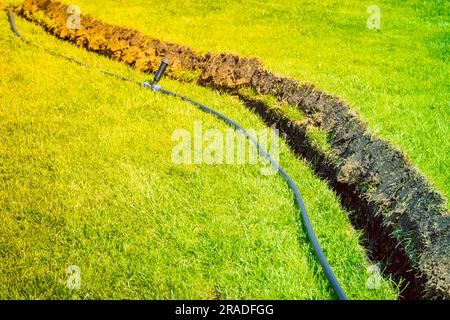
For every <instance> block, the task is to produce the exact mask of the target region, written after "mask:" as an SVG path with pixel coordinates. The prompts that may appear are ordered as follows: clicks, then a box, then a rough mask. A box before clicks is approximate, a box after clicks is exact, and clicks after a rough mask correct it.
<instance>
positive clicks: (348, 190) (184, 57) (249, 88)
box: [15, 0, 450, 299]
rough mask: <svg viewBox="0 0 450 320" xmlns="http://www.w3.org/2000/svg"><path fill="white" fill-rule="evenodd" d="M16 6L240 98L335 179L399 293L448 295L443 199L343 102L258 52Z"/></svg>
mask: <svg viewBox="0 0 450 320" xmlns="http://www.w3.org/2000/svg"><path fill="white" fill-rule="evenodd" d="M15 12H16V13H17V14H19V15H20V16H22V17H23V18H25V19H27V20H29V21H32V22H34V23H36V24H38V25H40V26H42V27H43V28H44V29H45V30H46V31H48V32H49V33H51V34H53V35H55V36H56V37H58V38H60V39H64V40H67V41H70V42H72V43H74V44H75V45H76V46H78V47H83V48H85V49H87V50H89V51H93V52H97V53H99V54H102V55H105V56H107V57H109V58H111V59H113V60H115V61H122V62H124V63H126V64H128V65H130V66H132V67H134V68H136V69H137V70H140V71H142V72H145V73H149V74H151V73H153V72H155V70H156V69H157V67H158V65H159V63H160V61H161V59H162V58H163V57H167V58H169V60H170V61H171V65H170V67H169V69H168V74H169V76H170V77H171V78H173V79H177V80H181V81H191V82H195V83H197V84H198V85H201V86H206V87H210V88H212V89H214V90H220V91H223V92H226V93H229V94H232V95H236V96H238V97H239V98H240V99H241V100H242V101H243V102H244V104H245V105H246V106H247V107H248V108H250V109H252V110H253V111H254V112H256V113H257V114H259V115H260V116H261V118H262V119H263V120H264V121H265V122H266V123H267V124H268V125H275V126H276V127H277V128H278V129H279V130H280V132H281V133H282V135H283V136H284V137H285V138H286V140H287V141H288V143H289V145H290V146H291V148H292V149H293V150H294V151H295V152H296V153H297V154H299V155H301V156H302V157H303V158H305V159H307V160H308V161H309V163H310V164H311V167H312V168H313V169H314V170H315V172H316V173H317V174H318V175H319V176H320V177H322V178H323V179H325V180H326V181H328V183H329V185H330V187H331V188H333V189H334V190H335V192H336V193H337V194H338V195H339V196H340V199H341V202H342V204H343V205H344V206H345V207H346V208H347V210H348V212H349V214H350V219H351V221H352V223H353V224H354V226H355V227H356V228H358V229H360V230H363V231H364V240H363V241H364V243H363V244H364V245H365V246H366V248H367V252H368V255H369V258H371V259H372V260H376V261H378V262H379V263H380V264H381V266H382V269H383V270H384V273H385V274H386V275H387V276H390V277H392V278H393V279H394V280H395V281H397V282H398V283H400V284H401V285H402V287H403V292H402V298H406V299H417V298H420V299H450V256H449V252H450V214H449V212H448V210H447V209H446V204H445V200H444V198H443V197H442V195H440V194H439V193H438V192H437V191H435V190H433V188H432V187H431V186H430V183H429V182H428V181H427V180H426V179H425V178H424V177H423V176H422V175H421V174H420V173H419V172H418V171H417V170H416V169H415V168H414V167H413V166H412V165H411V164H410V162H409V160H408V159H407V157H406V155H405V154H404V153H402V152H401V151H400V150H398V149H397V148H395V147H394V146H392V145H391V144H389V143H388V142H387V141H384V140H382V139H379V138H378V137H376V136H373V135H372V134H370V133H369V132H368V128H367V126H366V125H365V124H364V123H363V122H362V121H361V120H359V118H358V115H357V114H356V113H355V112H353V111H352V110H351V109H350V107H349V106H348V105H347V104H346V103H345V102H344V101H342V100H340V99H339V98H337V97H334V96H331V95H329V94H327V93H325V92H323V91H321V90H319V89H316V88H315V87H314V86H313V85H311V84H307V83H301V82H299V81H297V80H295V79H290V78H286V77H282V76H279V75H276V74H274V73H272V72H270V71H268V70H266V69H265V68H264V67H263V65H262V63H261V62H260V61H259V60H258V59H256V58H246V57H240V56H239V55H236V54H226V53H219V54H212V53H207V54H200V53H198V52H196V51H195V50H193V49H191V48H189V47H187V46H183V45H178V44H174V43H168V42H163V41H160V40H158V39H155V38H152V37H150V36H147V35H145V34H143V33H141V32H139V31H136V30H133V29H130V28H126V27H121V26H113V25H110V24H106V23H103V22H101V21H99V20H97V19H94V18H93V17H91V16H89V15H82V16H81V17H80V26H81V27H80V29H78V30H70V29H68V27H67V23H66V21H67V17H68V14H67V6H66V5H65V4H61V3H59V2H55V1H51V0H25V1H24V3H23V5H22V6H20V7H16V8H15ZM265 97H272V98H273V99H274V100H275V102H276V104H277V105H278V106H284V105H288V106H290V107H292V108H295V109H296V110H297V111H298V112H299V113H301V114H302V115H303V116H304V119H302V120H298V119H293V118H291V117H289V116H288V115H287V114H286V113H283V112H282V108H276V107H275V108H274V107H273V106H272V105H271V104H270V103H269V102H268V101H267V100H268V99H265ZM314 128H315V129H317V130H320V132H323V133H325V134H326V136H327V139H328V141H327V144H328V146H329V149H327V150H325V149H324V148H322V147H320V146H318V145H317V143H315V140H314V139H313V137H312V136H311V134H310V131H311V129H314ZM402 280H404V281H402Z"/></svg>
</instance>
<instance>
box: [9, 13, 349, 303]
mask: <svg viewBox="0 0 450 320" xmlns="http://www.w3.org/2000/svg"><path fill="white" fill-rule="evenodd" d="M8 14H9V21H10V23H11V29H12V30H13V31H14V33H15V34H16V35H17V36H18V37H19V38H21V39H22V40H24V41H25V42H26V43H28V44H30V45H32V46H34V47H38V46H37V45H35V44H33V43H31V42H30V41H28V40H26V39H25V38H23V37H22V35H21V34H20V32H19V31H18V30H17V28H16V25H15V22H14V15H13V12H12V10H11V9H9V10H8ZM44 50H45V51H47V52H48V53H50V54H52V55H54V56H58V57H61V58H64V59H66V60H69V61H71V62H74V63H76V64H78V65H80V66H83V67H88V68H92V67H90V66H88V65H86V64H85V63H83V62H81V61H78V60H76V59H74V58H72V57H68V56H64V55H62V54H59V53H57V52H54V51H52V50H49V49H44ZM167 64H168V62H167V60H165V59H164V60H163V62H162V64H161V66H160V69H159V70H158V72H157V73H156V75H155V80H154V81H153V82H152V83H150V82H144V83H141V82H139V81H135V80H132V79H128V78H126V77H123V76H121V75H118V74H115V73H112V72H109V71H105V70H101V69H97V68H94V69H96V70H98V71H100V72H102V73H104V74H106V75H110V76H113V77H115V78H118V79H120V80H124V81H129V82H133V83H136V84H138V85H140V86H142V87H144V88H151V89H152V90H153V91H154V92H161V93H163V94H166V95H169V96H173V97H177V98H179V99H181V100H184V101H187V102H190V103H192V104H194V105H195V106H197V107H199V108H200V109H201V110H203V111H205V112H208V113H211V114H213V115H215V116H217V117H218V118H220V119H221V120H223V121H225V122H226V123H228V124H229V125H231V126H232V127H234V128H235V129H237V130H238V131H241V132H242V133H243V134H244V135H245V136H246V137H247V138H248V139H249V140H250V141H251V142H252V143H253V144H254V145H255V146H256V147H257V149H258V151H259V152H260V153H261V154H262V155H263V156H264V157H265V158H266V159H267V160H269V161H270V163H271V164H272V165H273V166H274V167H275V168H276V169H277V171H278V172H279V173H280V174H281V176H282V177H283V178H284V179H285V180H286V182H287V184H288V185H289V187H290V188H291V190H292V191H293V192H294V195H295V201H296V203H297V206H298V207H299V208H300V211H301V216H302V220H303V224H304V226H305V229H306V232H307V235H308V238H309V240H310V242H311V244H312V246H313V248H314V251H315V253H316V255H317V258H318V259H319V261H320V264H321V265H322V267H323V270H324V271H325V274H326V275H327V277H328V279H329V281H330V283H331V285H332V287H333V289H334V291H335V292H336V294H337V296H338V297H339V299H341V300H347V296H346V295H345V293H344V291H343V290H342V288H341V286H340V285H339V282H338V280H337V279H336V276H335V275H334V273H333V270H332V269H331V267H330V265H329V263H328V261H327V258H326V257H325V255H324V253H323V251H322V248H321V247H320V244H319V242H318V240H317V237H316V234H315V233H314V229H313V227H312V225H311V221H310V220H309V216H308V213H307V211H306V207H305V204H304V202H303V199H302V196H301V195H300V192H299V190H298V188H297V186H296V185H295V183H294V181H293V180H292V179H291V177H290V176H289V175H288V174H287V173H286V172H285V171H284V170H283V169H282V168H281V167H280V165H279V164H278V163H277V162H276V161H275V160H274V159H273V158H272V157H271V156H270V155H269V153H268V152H267V151H266V150H264V148H262V147H261V145H260V144H259V143H258V142H257V141H256V139H255V138H254V137H253V136H252V135H250V134H249V133H248V132H247V131H246V130H245V129H244V128H242V127H241V126H240V125H239V124H238V123H236V122H235V121H233V120H231V119H230V118H228V117H226V116H225V115H223V114H221V113H219V112H217V111H215V110H213V109H211V108H209V107H207V106H205V105H203V104H201V103H199V102H197V101H194V100H192V99H190V98H188V97H185V96H183V95H180V94H178V93H175V92H172V91H169V90H166V89H163V88H162V87H161V86H159V85H157V82H158V81H159V79H160V78H161V76H162V74H163V73H164V69H165V67H166V66H167Z"/></svg>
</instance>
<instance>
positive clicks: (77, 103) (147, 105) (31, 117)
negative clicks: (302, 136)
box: [0, 5, 398, 299]
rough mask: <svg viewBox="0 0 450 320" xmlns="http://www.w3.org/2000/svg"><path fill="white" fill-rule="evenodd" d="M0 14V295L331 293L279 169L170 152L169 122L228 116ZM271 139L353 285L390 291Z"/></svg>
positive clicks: (321, 185) (332, 206)
mask: <svg viewBox="0 0 450 320" xmlns="http://www.w3.org/2000/svg"><path fill="white" fill-rule="evenodd" d="M105 7H107V6H106V5H105ZM91 9H92V10H94V8H93V7H91ZM135 9H136V7H135ZM173 9H174V10H178V9H177V8H173ZM122 14H123V13H122ZM143 16H144V15H142V17H143ZM114 19H117V20H116V21H114ZM120 19H124V16H122V17H120V15H119V14H117V16H116V17H115V18H113V17H108V19H107V20H109V21H112V22H120V21H119V20H120ZM136 21H137V20H136V19H133V17H129V22H130V24H132V23H136ZM141 21H142V20H141ZM182 21H183V20H182V19H180V23H181V22H182ZM199 21H200V20H199ZM167 23H169V21H167ZM17 26H18V28H19V30H21V32H22V33H23V34H24V35H25V36H26V37H28V38H29V39H31V40H32V41H33V42H36V43H39V44H41V45H42V46H46V47H51V48H53V49H55V50H57V51H58V52H61V53H65V54H69V55H71V56H75V57H77V58H78V59H80V60H83V61H85V62H87V63H89V64H91V65H95V66H97V67H101V68H104V69H107V70H111V71H114V72H118V73H121V74H124V75H128V76H130V77H133V78H135V79H138V80H141V81H142V80H144V79H145V75H143V74H140V73H138V72H136V71H134V70H132V69H130V68H127V67H125V66H124V65H122V64H120V63H115V62H112V61H109V60H107V59H106V58H103V57H100V56H97V55H95V54H92V53H88V52H86V51H84V50H81V49H77V48H75V47H74V46H72V45H70V44H68V43H64V42H62V41H58V40H56V39H55V38H54V37H52V36H49V35H47V34H45V33H44V32H43V31H42V29H41V28H39V27H37V26H34V25H32V24H31V23H29V22H26V21H24V20H22V19H19V18H17ZM177 29H178V28H177ZM0 30H1V34H2V36H1V37H0V101H1V104H0V217H1V219H0V261H1V263H0V298H1V299H6V298H19V299H26V298H29V299H47V298H50V299H55V298H74V299H77V298H80V299H94V298H116V299H122V298H137V299H141V298H145V299H153V298H159V299H162V298H169V299H172V298H206V299H213V298H221V299H229V298H238V299H240V298H257V299H260V298H274V299H284V298H288V299H294V298H295V299H330V298H335V295H334V293H333V291H332V289H331V288H330V286H329V283H328V281H327V279H326V277H325V275H324V273H323V271H322V270H321V267H320V265H319V263H318V261H317V260H316V259H315V256H314V254H313V252H312V249H311V247H310V245H309V242H308V241H307V239H306V236H305V233H304V232H303V231H302V229H301V223H300V221H299V218H298V211H297V209H296V208H295V206H294V203H293V196H292V194H291V192H290V190H289V189H288V187H287V185H286V184H285V183H284V181H283V180H282V179H281V178H280V177H279V176H277V175H275V176H263V175H261V174H260V171H259V169H260V167H259V166H258V165H205V164H204V165H176V164H174V163H173V162H172V161H171V151H172V148H173V147H174V145H175V144H176V142H174V141H172V139H171V135H172V133H173V131H174V130H176V129H180V128H184V129H187V130H188V131H192V130H193V126H194V122H195V121H203V126H204V127H206V128H208V127H210V128H217V129H219V130H220V131H222V132H223V131H225V130H226V129H227V128H228V127H227V126H226V125H225V124H223V123H222V122H220V121H219V120H217V119H216V118H214V117H213V116H211V115H208V114H205V113H203V112H201V111H199V110H197V109H196V108H195V107H194V106H192V105H190V104H187V103H184V102H181V101H179V100H177V99H175V98H170V97H167V96H163V95H159V94H155V93H152V92H151V91H149V90H143V89H141V88H139V87H137V86H134V85H132V84H127V83H124V82H122V81H119V80H116V79H114V78H110V77H107V76H104V75H102V74H100V73H98V72H96V71H94V70H91V69H84V68H81V67H79V66H77V65H75V64H73V63H70V62H67V61H65V60H62V59H59V58H56V57H53V56H50V55H48V54H46V53H44V52H41V51H39V50H36V49H34V48H32V47H30V46H28V45H26V44H25V43H23V42H21V41H20V40H19V39H18V38H17V37H15V36H14V34H13V33H12V32H11V31H10V30H9V24H8V22H7V19H6V15H2V17H1V18H0ZM161 30H162V29H161ZM180 32H181V30H180ZM155 33H157V32H156V30H155ZM224 34H225V33H224ZM181 35H182V33H180V36H181ZM209 40H211V39H209ZM204 41H206V39H205V40H204ZM204 45H206V44H204ZM216 49H217V48H216ZM237 49H239V48H237ZM163 85H164V86H166V87H168V88H172V89H173V90H175V91H178V92H180V93H184V94H186V95H189V96H191V97H192V98H194V99H197V100H200V101H204V102H206V103H208V105H210V106H211V107H213V108H215V109H217V110H218V111H221V112H223V113H225V114H226V115H229V116H230V117H231V118H233V119H236V120H238V121H239V122H240V123H241V124H242V125H243V126H244V127H246V128H254V129H258V128H264V127H265V126H264V124H263V123H262V121H260V120H259V118H258V117H257V116H256V115H255V114H253V113H251V112H250V111H248V110H247V109H246V108H245V107H244V106H243V105H242V104H241V103H240V102H239V101H238V100H236V99H233V98H232V97H230V96H227V95H220V94H218V93H217V92H213V91H211V90H208V89H206V88H201V87H197V86H194V85H190V84H180V83H177V82H175V81H169V80H164V81H163ZM280 150H281V151H280V162H281V165H282V166H284V167H285V169H286V171H287V172H288V173H289V174H290V175H292V177H293V178H294V180H295V181H296V183H297V184H298V186H299V189H300V191H301V192H302V194H303V196H304V199H305V202H306V205H307V207H308V209H309V212H310V216H311V220H312V223H313V226H314V228H315V230H316V232H317V235H318V238H319V241H320V242H321V244H322V246H323V249H324V252H325V254H326V256H327V257H328V259H329V261H330V264H331V266H332V267H333V269H334V271H335V272H336V275H337V277H338V279H339V280H340V282H341V283H342V285H343V288H344V290H345V291H346V293H347V294H348V296H349V297H350V298H359V299H373V298H378V299H394V298H396V296H397V294H398V292H397V289H396V287H395V286H394V285H393V284H392V283H391V282H389V281H387V280H383V282H382V284H381V287H380V288H379V289H378V290H369V289H368V288H367V286H366V281H367V279H368V277H369V276H370V274H369V273H368V272H367V267H368V266H369V262H368V261H367V260H366V258H365V254H364V251H363V249H362V248H361V246H360V245H359V234H358V233H357V232H355V231H354V230H353V228H352V227H351V224H350V223H349V221H348V218H347V214H346V212H345V211H344V210H343V209H342V208H341V206H340V204H339V201H338V199H337V197H336V196H335V195H334V194H333V192H332V191H330V190H329V189H328V188H327V186H326V183H325V182H323V181H321V180H319V179H318V178H317V177H315V176H314V175H313V174H312V172H311V170H310V169H309V167H308V166H307V164H306V163H304V162H303V161H301V160H300V159H297V158H296V157H295V155H293V153H292V152H290V150H289V148H288V147H287V146H286V145H285V144H284V143H281V146H280ZM70 265H77V266H79V267H80V268H81V289H80V290H78V291H77V290H74V291H70V290H68V289H67V287H66V283H65V281H66V279H67V277H68V275H67V274H66V271H65V270H66V268H67V267H68V266H70Z"/></svg>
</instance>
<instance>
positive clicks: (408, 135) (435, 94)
mask: <svg viewBox="0 0 450 320" xmlns="http://www.w3.org/2000/svg"><path fill="white" fill-rule="evenodd" d="M16 2H19V3H20V1H16ZM63 2H65V3H67V4H77V5H79V6H80V7H81V10H82V12H83V13H92V14H93V15H94V16H95V17H98V18H101V19H102V20H104V21H107V22H109V23H113V24H120V25H126V26H130V27H134V28H137V29H139V30H141V31H143V32H145V33H147V34H150V35H153V36H155V37H158V38H160V39H162V40H167V41H174V42H178V43H182V44H186V45H189V46H191V47H193V48H195V49H197V50H199V51H202V52H207V51H213V52H220V51H226V52H237V53H239V54H241V55H244V56H256V57H258V58H260V59H261V60H262V61H263V62H264V64H265V65H266V66H267V67H268V68H269V69H270V70H273V71H275V72H278V73H280V74H282V75H286V76H292V77H295V78H297V79H299V80H304V81H308V82H312V83H314V84H315V85H317V86H318V87H319V88H322V89H324V90H325V91H327V92H329V93H333V94H336V95H338V96H340V97H342V98H343V99H344V100H345V101H347V102H349V103H350V105H351V106H352V108H353V109H354V110H356V111H358V112H359V113H360V115H361V117H362V119H363V120H364V121H366V122H367V123H368V124H369V128H370V130H371V131H372V132H373V133H375V134H377V135H379V136H380V137H382V138H385V139H387V140H389V141H391V142H393V143H394V144H395V145H397V146H399V147H400V148H401V149H402V150H403V151H405V152H406V153H407V154H408V155H409V157H410V158H411V160H412V162H413V164H415V165H416V166H417V167H418V168H419V169H420V170H421V172H422V173H424V175H425V176H427V177H428V178H429V180H430V181H431V182H432V183H433V184H434V185H435V186H436V188H437V189H438V190H440V191H441V192H442V193H443V194H444V196H446V197H447V198H448V197H449V196H450V156H449V155H450V139H449V138H448V137H449V135H450V129H449V128H450V126H449V120H450V81H449V75H450V64H449V57H450V14H449V13H450V2H449V1H445V0H434V1H403V0H402V1H400V0H397V1H394V0H377V1H356V0H352V1H338V0H324V1H305V0H267V1H264V2H261V1H258V0H246V1H238V0H227V1H212V0H186V1H182V2H180V1H176V0H165V1H158V0H127V1H117V0H101V1H90V0H64V1H63ZM373 4H375V5H378V6H379V7H380V8H381V30H380V31H379V32H377V31H375V30H369V29H368V28H367V26H366V21H367V19H368V17H369V14H368V13H367V8H368V7H369V6H370V5H373Z"/></svg>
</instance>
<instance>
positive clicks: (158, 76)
mask: <svg viewBox="0 0 450 320" xmlns="http://www.w3.org/2000/svg"><path fill="white" fill-rule="evenodd" d="M168 65H169V59H167V58H163V59H162V60H161V64H160V65H159V68H158V70H157V71H156V73H155V77H154V78H153V82H152V85H156V84H157V83H158V82H159V80H161V78H162V76H163V74H164V72H165V71H166V68H167V66H168Z"/></svg>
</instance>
